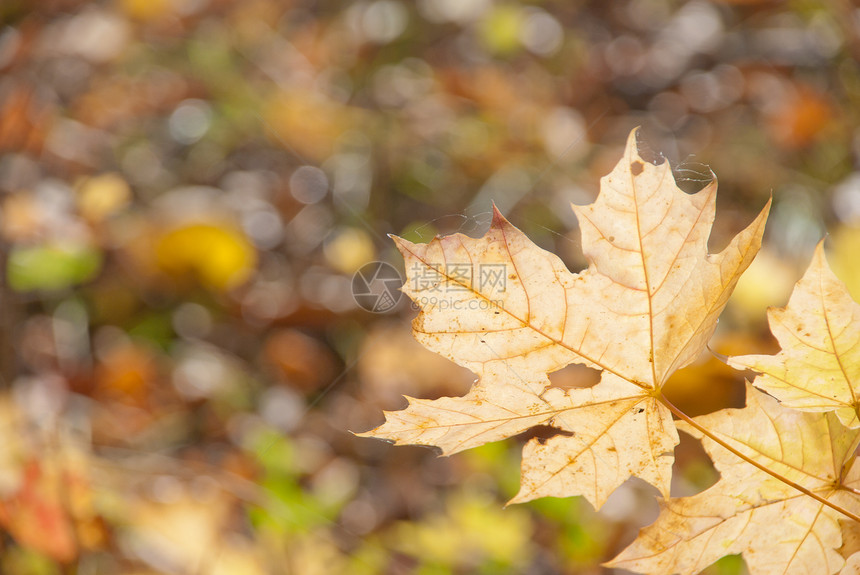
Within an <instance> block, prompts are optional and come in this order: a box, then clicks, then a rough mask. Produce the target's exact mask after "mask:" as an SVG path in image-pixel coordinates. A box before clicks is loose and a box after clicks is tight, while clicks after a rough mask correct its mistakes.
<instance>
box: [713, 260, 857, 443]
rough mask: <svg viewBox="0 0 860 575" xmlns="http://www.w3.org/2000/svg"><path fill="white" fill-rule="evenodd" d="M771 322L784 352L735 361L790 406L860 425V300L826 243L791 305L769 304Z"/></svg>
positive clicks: (730, 362)
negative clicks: (835, 268)
mask: <svg viewBox="0 0 860 575" xmlns="http://www.w3.org/2000/svg"><path fill="white" fill-rule="evenodd" d="M768 321H769V323H770V329H771V331H772V332H773V335H774V336H776V339H777V340H778V341H779V343H780V346H781V347H782V351H781V352H780V353H778V354H777V355H773V356H770V355H743V356H737V357H732V358H730V359H729V365H731V366H732V367H736V368H740V369H744V368H749V369H752V370H753V371H756V372H758V373H759V375H758V376H757V377H756V378H755V381H754V382H753V384H754V385H755V386H756V387H759V388H761V389H763V390H764V391H766V392H768V393H769V394H771V395H773V396H774V397H776V398H777V399H779V400H780V401H782V402H783V403H784V404H785V405H786V406H787V407H793V408H795V409H802V410H804V411H835V412H836V415H837V416H839V419H840V420H841V421H842V423H844V424H845V425H847V426H848V427H860V420H858V416H857V414H858V410H860V304H857V302H855V301H854V300H853V299H851V295H850V294H849V293H848V288H846V287H845V284H843V283H842V282H841V281H839V280H838V279H837V278H836V276H835V275H833V272H832V271H831V270H830V267H829V266H828V265H827V260H826V259H825V257H824V245H823V243H819V244H818V247H817V248H816V249H815V256H814V257H813V259H812V263H810V264H809V268H808V269H807V270H806V273H805V274H804V276H803V278H802V279H801V280H800V281H799V282H797V285H796V286H795V288H794V292H793V293H792V294H791V298H790V299H789V301H788V305H787V306H786V307H784V308H779V309H774V308H771V309H769V310H768Z"/></svg>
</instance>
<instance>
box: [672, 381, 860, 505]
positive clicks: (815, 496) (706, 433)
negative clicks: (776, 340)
mask: <svg viewBox="0 0 860 575" xmlns="http://www.w3.org/2000/svg"><path fill="white" fill-rule="evenodd" d="M657 399H658V400H659V401H660V403H662V404H663V405H665V406H666V407H667V408H668V409H669V411H671V412H672V413H673V414H675V416H676V417H678V418H679V419H681V420H683V421H686V422H687V424H689V425H690V426H692V427H694V428H696V429H697V430H698V431H699V432H700V433H701V434H702V435H704V436H705V437H707V438H709V439H710V440H712V441H713V442H714V443H717V444H719V445H721V446H723V447H725V448H726V449H728V450H729V451H730V452H731V453H733V454H734V455H736V456H738V457H740V458H741V459H743V460H744V461H746V462H747V463H749V464H750V465H752V466H753V467H756V468H757V469H760V470H761V471H764V472H765V473H767V474H768V475H770V476H771V477H773V478H774V479H778V480H779V481H782V482H783V483H785V484H786V485H788V486H789V487H793V488H794V489H797V490H798V491H800V492H801V493H803V494H804V495H808V496H809V497H812V498H813V499H815V500H816V501H818V502H819V503H821V504H823V505H826V506H827V507H830V508H831V509H834V510H836V511H838V512H839V513H841V514H843V515H845V516H846V517H848V518H850V519H853V520H854V521H857V522H860V516H858V515H856V514H854V513H851V512H850V511H848V510H847V509H844V508H842V507H840V506H839V505H836V504H835V503H832V502H830V501H828V500H827V499H825V498H824V497H822V496H820V495H818V494H817V493H814V492H812V491H810V490H809V489H807V488H806V487H803V486H802V485H799V484H797V483H795V482H794V481H792V480H791V479H789V478H787V477H784V476H782V475H780V474H779V473H777V472H776V471H773V470H771V469H769V468H768V467H767V466H765V465H762V464H761V463H759V462H758V461H755V460H754V459H752V458H750V457H748V456H746V455H744V454H743V453H741V452H740V451H738V450H737V449H735V448H734V447H732V446H731V445H729V444H728V443H726V442H725V441H723V440H722V439H720V438H719V437H717V436H716V435H714V434H713V433H712V432H711V431H710V430H708V429H707V428H706V427H704V426H702V425H701V424H699V423H698V422H696V420H694V419H693V418H692V417H690V416H689V415H687V414H686V413H684V412H683V411H681V410H680V409H678V408H677V407H676V406H675V405H674V404H673V403H672V402H671V401H669V399H668V398H667V397H666V396H665V395H663V394H662V393H661V394H659V395H658V396H657Z"/></svg>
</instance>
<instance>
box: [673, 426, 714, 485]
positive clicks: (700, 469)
mask: <svg viewBox="0 0 860 575" xmlns="http://www.w3.org/2000/svg"><path fill="white" fill-rule="evenodd" d="M678 436H679V437H680V438H681V442H680V443H678V445H677V447H675V463H674V465H673V466H672V487H671V491H670V493H671V495H672V497H688V496H690V495H695V494H696V493H701V492H702V491H704V490H705V489H707V488H708V487H710V486H711V485H713V484H714V483H716V482H717V480H718V479H719V478H720V474H719V472H718V471H717V469H716V467H714V464H713V462H712V461H711V458H710V457H708V454H707V453H706V452H705V448H704V447H702V443H701V442H700V441H699V440H698V439H695V438H694V437H693V436H692V435H689V434H688V433H686V432H683V431H682V432H681V433H679V434H678Z"/></svg>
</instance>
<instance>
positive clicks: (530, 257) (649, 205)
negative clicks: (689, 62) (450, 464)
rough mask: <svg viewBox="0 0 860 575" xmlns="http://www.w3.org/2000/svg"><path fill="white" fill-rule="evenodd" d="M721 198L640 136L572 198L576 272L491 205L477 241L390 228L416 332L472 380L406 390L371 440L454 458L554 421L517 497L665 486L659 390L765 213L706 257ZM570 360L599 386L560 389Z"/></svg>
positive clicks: (701, 342) (755, 237)
mask: <svg viewBox="0 0 860 575" xmlns="http://www.w3.org/2000/svg"><path fill="white" fill-rule="evenodd" d="M715 199H716V181H714V182H712V183H711V184H710V185H708V186H706V187H705V188H704V189H703V190H701V191H700V192H698V193H696V194H692V195H690V194H686V193H684V192H683V191H682V190H680V189H679V188H678V187H677V185H676V184H675V182H674V178H673V177H672V171H671V167H670V166H669V163H668V162H663V163H662V164H659V165H654V164H651V163H648V162H646V161H645V160H643V159H642V157H641V156H640V155H639V153H638V150H637V145H636V132H635V131H634V132H632V133H631V134H630V137H629V139H628V142H627V148H626V151H625V153H624V157H623V158H622V160H621V161H620V162H619V163H618V165H617V166H616V167H615V169H614V170H613V171H612V172H611V173H610V174H609V175H608V176H606V177H604V178H603V180H602V181H601V192H600V194H599V196H598V197H597V199H596V200H595V202H594V203H593V204H590V205H588V206H573V209H574V211H575V213H576V215H577V217H578V219H579V222H580V228H581V232H582V245H583V251H584V254H585V256H586V258H587V260H588V262H589V267H588V269H586V270H584V271H582V272H581V273H578V274H572V273H570V272H569V271H568V270H567V269H566V268H565V266H564V264H563V263H562V262H561V260H560V259H559V258H558V257H556V256H555V255H553V254H551V253H549V252H546V251H544V250H542V249H540V248H538V247H537V246H536V245H534V244H533V243H532V242H531V241H529V240H528V238H526V237H525V235H523V234H522V232H520V231H519V230H518V229H517V228H515V227H514V226H513V225H511V224H510V223H509V222H508V221H507V220H505V218H504V217H502V215H501V214H500V213H499V212H498V211H495V210H494V216H493V222H492V225H491V227H490V229H489V231H488V232H487V234H486V235H485V236H483V237H482V238H477V239H476V238H470V237H467V236H464V235H462V234H454V235H451V236H445V237H441V238H435V239H434V240H433V241H431V242H430V243H428V244H413V243H411V242H408V241H406V240H403V239H400V238H395V241H396V242H397V245H398V248H399V249H400V251H401V253H402V254H403V256H404V259H405V262H406V269H407V281H406V284H405V286H404V288H403V291H404V292H405V293H406V294H408V295H409V296H410V297H411V298H412V299H413V300H414V301H415V302H417V303H418V304H419V306H420V307H421V312H420V313H419V315H418V317H417V318H416V319H415V321H414V322H413V332H414V335H415V337H416V339H418V341H419V342H421V343H422V344H423V345H424V346H426V347H427V348H428V349H430V350H432V351H435V352H437V353H439V354H441V355H443V356H445V357H448V358H449V359H451V360H453V361H455V362H456V363H458V364H460V365H462V366H464V367H466V368H468V369H470V370H471V371H473V372H474V373H475V374H477V375H478V380H477V382H476V383H475V385H474V386H473V387H472V389H471V390H470V391H469V393H468V394H467V395H465V396H463V397H456V398H451V397H443V398H440V399H437V400H433V401H429V400H422V399H414V398H409V406H408V407H407V408H406V409H404V410H402V411H396V412H386V422H385V423H384V424H383V425H381V426H380V427H378V428H376V429H374V430H372V431H370V432H367V433H364V434H362V435H364V436H373V437H380V438H385V439H389V440H392V441H394V442H396V443H399V444H405V443H409V444H422V445H435V446H438V447H440V448H441V449H442V452H443V454H445V455H447V454H451V453H455V452H457V451H461V450H463V449H467V448H470V447H475V446H478V445H481V444H483V443H487V442H489V441H496V440H500V439H503V438H505V437H509V436H511V435H515V434H517V433H520V432H522V431H525V430H527V429H529V428H530V427H533V426H536V425H550V426H553V427H555V428H557V429H559V430H560V431H561V433H560V434H558V435H556V436H554V437H551V438H550V439H548V440H545V441H538V440H532V441H530V442H529V443H528V444H527V445H526V447H525V450H524V454H523V464H522V485H521V488H520V491H519V493H518V494H517V495H516V497H515V498H514V499H513V502H520V501H527V500H530V499H534V498H537V497H543V496H557V497H565V496H571V495H583V496H584V497H586V498H587V499H588V500H589V501H590V502H591V503H592V504H593V505H594V506H595V507H597V508H599V507H600V506H602V504H603V503H604V502H605V501H606V499H607V497H608V496H609V494H610V493H612V491H614V490H615V489H616V488H617V487H618V486H619V485H620V484H621V483H623V482H624V481H625V480H626V479H627V478H628V477H630V476H636V477H640V478H642V479H644V480H645V481H648V482H649V483H651V484H653V485H655V486H656V487H657V488H658V489H659V490H660V491H661V493H663V494H664V495H665V496H668V494H669V483H670V478H671V467H672V462H673V460H674V456H673V449H674V446H675V445H676V444H677V442H678V435H677V431H676V429H675V425H674V423H673V421H672V415H671V412H670V411H669V409H668V408H667V407H666V405H664V403H663V397H662V394H661V390H662V387H663V385H664V384H665V382H666V380H667V379H668V378H669V376H670V375H671V374H672V373H673V372H675V371H676V370H678V369H680V368H681V367H684V366H685V365H687V364H689V363H690V362H691V361H693V360H694V359H695V358H696V356H697V355H698V354H699V353H700V352H701V351H702V349H703V348H704V346H705V345H706V342H707V341H708V339H709V338H710V336H711V334H712V333H713V330H714V327H715V325H716V321H717V317H718V316H719V314H720V312H721V311H722V309H723V307H724V306H725V304H726V301H727V300H728V297H729V295H730V293H731V291H732V288H733V287H734V285H735V283H736V281H737V279H738V277H739V276H740V274H741V273H742V272H743V271H744V270H745V269H746V268H747V266H748V265H749V264H750V262H751V261H752V259H753V257H754V256H755V254H756V252H757V251H758V248H759V246H760V243H761V234H762V231H763V229H764V223H765V220H766V218H767V211H768V207H769V206H768V207H765V209H764V210H763V211H762V212H761V213H760V214H759V216H758V217H757V218H756V219H755V221H754V222H753V223H752V224H750V226H749V227H747V229H745V230H744V231H742V232H741V233H740V234H738V235H737V236H736V237H735V238H734V239H733V240H732V242H731V243H730V244H729V246H728V247H726V248H725V249H724V250H723V251H722V252H721V253H719V254H716V255H710V254H708V251H707V242H708V236H709V234H710V229H711V226H712V224H713V220H714V214H715ZM571 363H578V364H583V365H586V366H588V367H591V368H594V369H598V370H601V371H602V374H601V380H600V382H599V383H598V384H597V385H596V386H594V387H592V388H588V389H570V390H562V389H559V388H552V387H551V386H550V381H549V378H548V376H547V374H548V373H551V372H553V371H557V370H559V369H561V368H563V367H565V366H566V365H568V364H571Z"/></svg>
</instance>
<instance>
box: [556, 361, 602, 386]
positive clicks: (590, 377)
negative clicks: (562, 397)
mask: <svg viewBox="0 0 860 575" xmlns="http://www.w3.org/2000/svg"><path fill="white" fill-rule="evenodd" d="M549 381H550V383H551V384H552V387H558V388H559V389H576V388H579V389H582V388H586V387H594V386H595V385H597V382H599V381H600V372H599V371H597V370H596V369H591V368H590V367H585V366H584V365H579V364H575V363H572V364H570V365H568V366H567V367H564V368H562V369H560V370H558V371H555V372H553V373H551V374H549Z"/></svg>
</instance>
